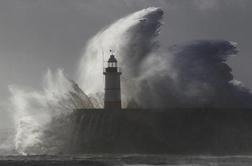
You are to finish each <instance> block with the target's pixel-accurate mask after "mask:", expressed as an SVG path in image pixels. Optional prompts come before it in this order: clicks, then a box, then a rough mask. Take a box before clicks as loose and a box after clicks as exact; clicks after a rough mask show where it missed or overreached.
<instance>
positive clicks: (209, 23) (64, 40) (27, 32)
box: [0, 0, 252, 120]
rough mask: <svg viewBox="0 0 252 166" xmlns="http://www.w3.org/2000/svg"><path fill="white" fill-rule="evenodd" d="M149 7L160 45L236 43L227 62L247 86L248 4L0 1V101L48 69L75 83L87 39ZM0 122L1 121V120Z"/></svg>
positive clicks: (212, 0) (228, 0)
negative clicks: (156, 11) (157, 19)
mask: <svg viewBox="0 0 252 166" xmlns="http://www.w3.org/2000/svg"><path fill="white" fill-rule="evenodd" d="M149 6H160V7H162V9H163V10H164V11H165V15H164V26H163V27H162V32H161V36H160V40H161V44H162V45H163V46H164V47H168V46H169V45H172V44H175V43H179V42H182V41H188V40H195V39H226V40H232V41H236V42H238V43H239V49H240V53H239V55H238V56H236V57H233V58H232V59H231V60H230V61H229V64H230V65H231V66H232V68H233V72H234V74H235V76H236V78H237V79H238V80H241V81H242V82H243V83H244V84H245V85H246V86H247V87H250V88H252V77H251V69H252V67H251V64H252V57H251V56H252V55H251V53H250V52H251V49H252V48H251V46H252V45H251V38H252V35H251V30H252V22H251V17H252V10H251V8H252V1H251V0H0V76H1V81H0V99H1V100H3V99H5V98H7V97H8V96H9V92H8V85H10V84H15V85H20V86H26V87H32V88H38V87H41V85H42V84H41V80H42V76H43V74H44V73H45V72H46V70H47V69H48V68H51V69H52V70H55V69H57V68H64V71H65V73H67V75H68V76H69V77H71V78H73V79H76V77H75V72H76V70H77V63H78V61H79V58H80V56H81V54H82V50H83V48H84V46H85V43H86V42H87V40H88V39H89V38H90V37H92V36H93V35H94V34H95V33H96V32H97V31H99V30H100V29H101V28H103V27H104V26H106V25H108V24H110V23H112V22H113V21H115V20H117V19H119V18H120V17H123V16H125V15H127V14H130V13H132V12H134V11H137V10H139V9H142V8H146V7H149ZM0 120H1V119H0Z"/></svg>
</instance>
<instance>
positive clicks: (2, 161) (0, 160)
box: [0, 154, 252, 166]
mask: <svg viewBox="0 0 252 166" xmlns="http://www.w3.org/2000/svg"><path fill="white" fill-rule="evenodd" d="M12 165H13V166H251V165H252V156H180V155H137V154H131V155H119V154H117V155H116V154H113V155H106V154H101V155H55V156H52V155H31V156H1V157H0V166H12Z"/></svg>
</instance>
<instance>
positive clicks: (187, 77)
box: [10, 7, 252, 154]
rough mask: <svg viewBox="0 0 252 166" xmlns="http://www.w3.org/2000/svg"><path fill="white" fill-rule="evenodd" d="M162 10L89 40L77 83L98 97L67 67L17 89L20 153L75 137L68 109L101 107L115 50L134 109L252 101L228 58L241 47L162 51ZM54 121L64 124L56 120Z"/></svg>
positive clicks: (200, 44)
mask: <svg viewBox="0 0 252 166" xmlns="http://www.w3.org/2000/svg"><path fill="white" fill-rule="evenodd" d="M162 16H163V11H162V10H161V9H160V8H154V7H151V8H147V9H143V10H140V11H138V12H135V13H133V14H131V15H129V16H127V17H125V18H122V19H120V20H118V21H116V22H115V23H113V24H112V25H110V26H108V27H107V28H105V29H103V30H102V31H100V32H99V33H98V34H97V35H95V36H94V37H93V38H92V39H91V40H90V41H89V42H88V43H87V46H86V49H85V53H84V55H83V56H82V57H81V61H80V65H79V68H78V75H79V80H78V81H79V82H80V86H81V88H82V89H83V90H84V92H85V93H87V94H89V96H93V94H96V93H99V97H98V99H95V98H97V96H95V97H88V96H87V95H85V93H84V92H83V91H82V90H81V89H80V88H79V87H78V85H77V84H75V83H74V82H73V81H69V80H68V79H66V78H65V76H64V74H63V72H62V71H61V70H59V71H58V72H57V73H55V74H52V73H51V72H50V71H49V72H48V73H47V76H46V79H45V80H46V81H45V86H44V89H43V90H42V91H24V90H20V89H19V88H16V87H13V86H12V87H10V90H11V92H12V97H11V102H12V107H13V110H15V115H16V130H17V134H16V137H15V145H16V149H17V151H18V152H20V153H23V154H24V153H34V154H38V153H48V152H52V153H53V152H54V153H55V152H57V151H58V150H59V149H60V147H61V146H62V144H64V143H65V142H66V140H67V139H68V136H67V135H69V133H68V132H67V130H66V132H65V133H62V132H61V130H59V128H60V127H62V126H63V127H65V126H66V121H67V120H65V119H66V117H67V115H69V114H71V112H72V110H73V109H76V108H93V107H102V103H100V102H101V101H102V99H101V98H102V96H103V95H102V93H103V88H104V86H103V76H102V71H103V61H102V59H103V58H102V54H103V52H104V53H105V55H107V54H106V51H107V50H110V49H112V50H114V52H115V53H116V56H117V58H118V60H119V64H120V66H121V67H122V71H123V78H122V93H123V94H122V95H123V96H122V97H123V100H124V101H126V102H125V103H126V104H125V105H128V107H131V106H132V103H134V104H133V105H135V106H138V107H142V108H168V107H206V106H211V107H217V108H219V107H233V106H234V107H251V104H250V103H251V101H252V97H251V96H252V95H251V94H250V92H249V90H247V89H246V88H244V87H243V86H242V85H240V84H237V81H235V80H234V79H233V76H232V74H231V69H230V67H229V66H228V65H227V64H226V63H225V61H226V60H227V58H228V57H229V56H230V55H233V54H236V53H237V49H236V45H235V44H234V43H233V42H228V41H220V40H219V41H213V40H211V41H209V40H204V41H193V42H187V43H183V44H180V45H175V46H172V47H171V48H170V49H169V50H163V49H162V48H159V44H158V41H157V39H156V37H157V36H158V34H159V30H160V26H161V19H162ZM105 59H107V57H105ZM65 115H66V116H65ZM54 119H58V120H57V121H56V122H57V123H56V122H55V123H51V122H52V121H54ZM62 119H64V120H62ZM52 125H54V126H53V127H52ZM56 131H58V132H56ZM61 138H64V140H61Z"/></svg>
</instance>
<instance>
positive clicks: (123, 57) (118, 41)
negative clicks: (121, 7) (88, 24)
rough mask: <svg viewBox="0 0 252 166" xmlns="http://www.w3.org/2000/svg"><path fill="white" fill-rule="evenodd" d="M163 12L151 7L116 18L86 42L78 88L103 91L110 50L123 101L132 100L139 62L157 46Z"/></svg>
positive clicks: (93, 91)
mask: <svg viewBox="0 0 252 166" xmlns="http://www.w3.org/2000/svg"><path fill="white" fill-rule="evenodd" d="M162 16H163V11H162V10H161V9H160V8H156V7H150V8H147V9H143V10H140V11H137V12H135V13H133V14H130V15H129V16H126V17H124V18H122V19H119V20H118V21H116V22H115V23H113V24H112V25H110V26H108V27H107V28H105V29H103V30H101V31H100V32H98V33H97V34H96V35H95V36H94V37H93V38H92V39H91V40H90V41H89V42H88V43H87V46H86V49H85V52H84V54H83V56H82V58H81V61H80V65H79V70H78V75H79V81H78V82H79V83H80V87H81V88H82V89H83V90H84V91H85V92H86V93H88V94H93V93H97V92H99V93H102V92H104V81H103V75H102V72H103V60H107V59H108V57H109V50H112V51H113V52H114V53H115V55H116V58H117V59H118V60H119V65H120V67H122V70H123V76H122V98H123V101H124V103H125V100H127V99H128V98H131V97H130V96H131V95H133V94H131V92H133V91H134V90H133V89H134V88H135V81H137V80H134V79H135V77H138V76H137V74H138V71H139V68H138V67H139V66H140V64H141V61H142V60H143V59H144V57H146V56H147V55H148V54H149V53H150V52H152V51H153V50H154V49H155V48H157V46H158V42H157V41H156V40H155V37H156V36H157V35H158V33H159V27H160V25H161V19H162ZM126 96H127V97H126Z"/></svg>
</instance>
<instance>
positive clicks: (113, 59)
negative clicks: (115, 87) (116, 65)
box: [108, 54, 117, 63]
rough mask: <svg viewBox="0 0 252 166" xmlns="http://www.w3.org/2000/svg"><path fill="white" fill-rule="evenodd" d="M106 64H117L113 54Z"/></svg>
mask: <svg viewBox="0 0 252 166" xmlns="http://www.w3.org/2000/svg"><path fill="white" fill-rule="evenodd" d="M108 62H111V63H113V62H117V60H116V58H115V55H113V54H112V55H110V57H109V60H108Z"/></svg>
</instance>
